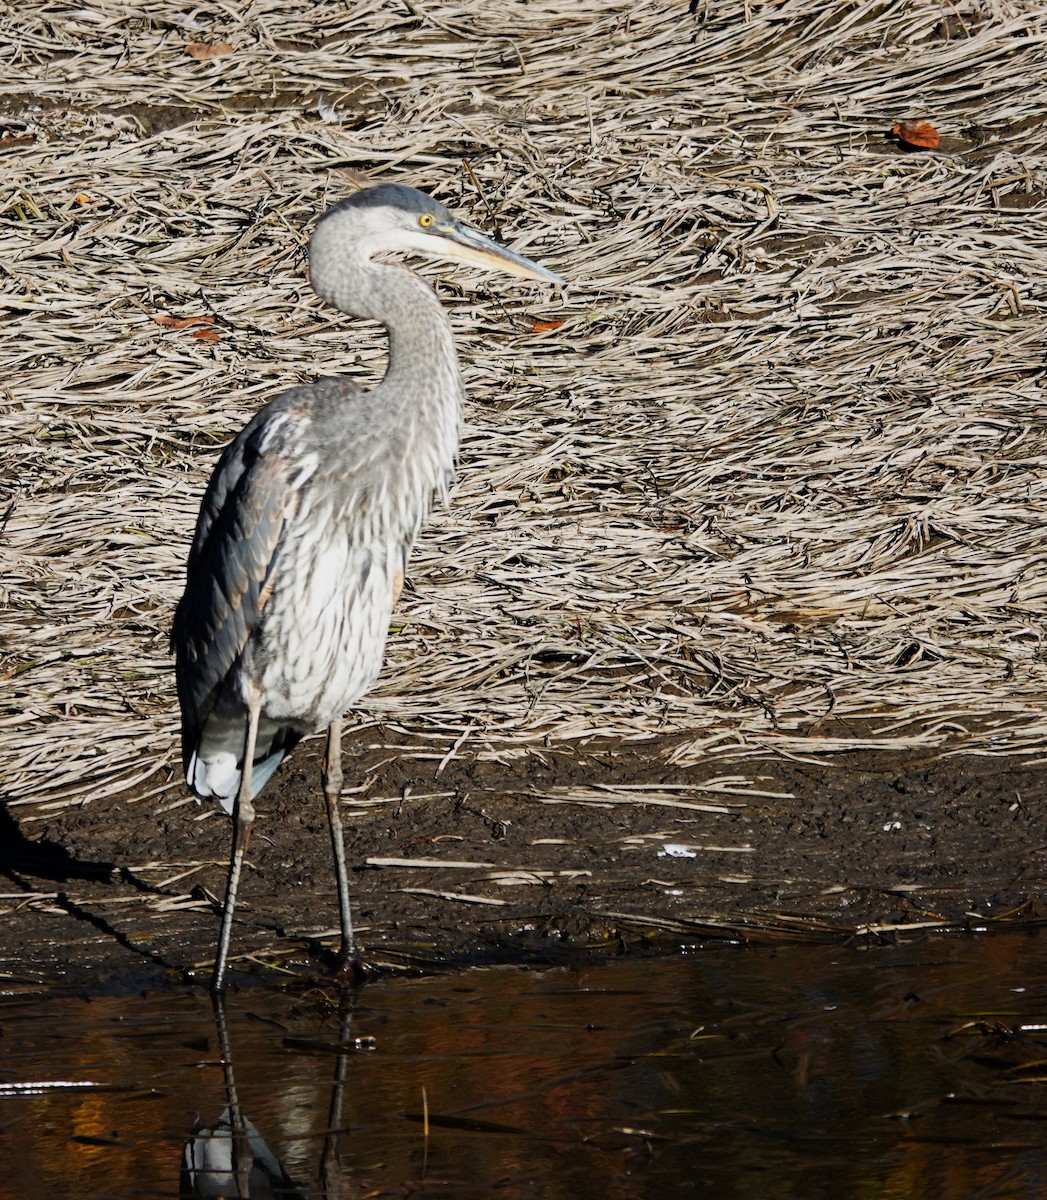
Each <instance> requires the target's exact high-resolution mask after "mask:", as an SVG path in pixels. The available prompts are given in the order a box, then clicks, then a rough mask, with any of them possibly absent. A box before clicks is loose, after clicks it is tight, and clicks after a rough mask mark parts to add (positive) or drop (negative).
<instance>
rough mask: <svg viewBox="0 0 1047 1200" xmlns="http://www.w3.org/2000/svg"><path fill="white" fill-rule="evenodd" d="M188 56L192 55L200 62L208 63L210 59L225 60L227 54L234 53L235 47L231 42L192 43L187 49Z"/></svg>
mask: <svg viewBox="0 0 1047 1200" xmlns="http://www.w3.org/2000/svg"><path fill="white" fill-rule="evenodd" d="M185 52H186V54H189V55H191V56H192V57H193V58H195V59H196V60H197V61H198V62H206V61H207V60H208V59H209V58H224V57H225V56H226V55H227V54H232V53H233V47H232V45H231V44H230V43H229V42H214V43H212V44H208V43H207V42H190V43H189V45H188V46H186V48H185Z"/></svg>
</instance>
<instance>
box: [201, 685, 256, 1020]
mask: <svg viewBox="0 0 1047 1200" xmlns="http://www.w3.org/2000/svg"><path fill="white" fill-rule="evenodd" d="M261 708H262V702H261V699H260V698H259V699H255V700H252V702H251V706H250V708H249V709H248V711H247V733H246V734H245V736H244V765H243V768H242V770H241V772H240V790H239V792H238V793H237V796H236V808H235V809H234V811H233V824H234V830H233V849H232V853H231V854H230V856H229V879H228V881H227V883H226V885H225V908H224V909H223V910H222V932H221V933H220V934H219V935H218V953H217V954H216V955H215V960H214V974H213V975H212V976H211V994H212V995H214V996H217V995H218V994H219V993H220V992H224V991H225V963H226V959H227V958H228V956H229V938H230V935H231V934H232V931H233V910H234V909H235V908H236V892H237V889H238V888H239V886H240V871H241V869H242V867H243V865H244V855H245V854H246V853H247V843H248V842H249V841H250V840H251V827H252V826H253V825H254V804H253V802H252V800H251V776H252V774H253V772H254V748H255V742H256V741H257V740H258V717H259V713H260V712H261Z"/></svg>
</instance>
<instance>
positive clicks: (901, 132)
mask: <svg viewBox="0 0 1047 1200" xmlns="http://www.w3.org/2000/svg"><path fill="white" fill-rule="evenodd" d="M891 133H893V134H894V136H895V137H896V138H897V139H898V140H899V141H900V142H902V143H904V144H905V145H906V146H916V147H918V148H919V149H921V150H937V149H938V143H939V142H940V141H941V137H940V136H939V134H938V130H937V129H935V127H934V126H933V125H932V124H931V123H930V122H929V121H900V122H899V123H898V124H897V125H895V126H893V128H892V129H891Z"/></svg>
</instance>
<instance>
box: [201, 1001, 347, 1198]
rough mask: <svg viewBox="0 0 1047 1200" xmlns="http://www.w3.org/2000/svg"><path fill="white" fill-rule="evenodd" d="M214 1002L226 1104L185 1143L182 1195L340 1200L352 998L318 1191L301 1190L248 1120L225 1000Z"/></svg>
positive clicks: (340, 1037)
mask: <svg viewBox="0 0 1047 1200" xmlns="http://www.w3.org/2000/svg"><path fill="white" fill-rule="evenodd" d="M213 1004H214V1016H215V1026H216V1028H217V1031H218V1045H219V1049H220V1051H221V1055H222V1074H223V1077H224V1080H225V1096H226V1106H225V1110H224V1111H223V1112H222V1115H221V1116H220V1117H219V1118H218V1120H217V1121H216V1122H215V1123H214V1124H213V1125H209V1124H207V1123H205V1122H203V1121H198V1122H197V1124H196V1126H195V1127H194V1129H193V1136H192V1137H191V1138H189V1140H188V1141H187V1142H186V1144H185V1149H184V1151H183V1154H182V1173H181V1186H180V1188H179V1195H180V1196H182V1197H192V1196H196V1197H205V1198H210V1200H218V1198H220V1197H229V1198H231V1200H248V1198H250V1200H269V1198H270V1197H272V1198H273V1200H277V1198H279V1200H306V1198H307V1197H315V1196H321V1197H324V1198H325V1200H338V1197H339V1196H340V1194H341V1184H342V1163H341V1149H340V1139H341V1135H342V1133H343V1129H342V1103H343V1100H344V1097H345V1083H346V1071H347V1069H348V1063H349V1054H350V1051H351V1050H352V1045H351V1044H350V1035H351V1032H352V998H351V996H350V995H349V994H348V993H346V994H344V995H343V998H342V1010H341V1019H340V1022H339V1033H338V1047H337V1055H336V1058H335V1071H334V1080H333V1083H332V1085H331V1103H330V1105H329V1107H328V1112H327V1129H326V1131H325V1133H324V1139H323V1149H322V1151H321V1154H320V1162H319V1167H318V1171H317V1179H318V1182H319V1191H317V1190H314V1189H311V1188H309V1187H301V1186H299V1184H297V1183H296V1182H295V1181H294V1180H293V1179H292V1178H291V1176H290V1175H289V1174H288V1173H287V1171H286V1170H285V1169H284V1166H283V1164H282V1163H281V1162H280V1160H279V1159H278V1158H277V1157H276V1155H275V1154H273V1152H272V1151H271V1150H270V1149H269V1147H268V1146H267V1145H266V1143H265V1139H264V1138H263V1137H262V1135H261V1134H260V1133H259V1132H258V1130H257V1129H256V1128H255V1127H254V1125H253V1124H252V1123H251V1122H250V1121H249V1120H248V1119H247V1118H246V1117H245V1116H244V1114H243V1110H242V1109H241V1107H240V1098H239V1095H238V1093H237V1089H236V1076H235V1073H234V1070H233V1056H232V1049H231V1046H230V1040H229V1027H228V1024H227V1022H226V1018H225V1006H224V1001H223V999H222V997H221V996H214V997H213Z"/></svg>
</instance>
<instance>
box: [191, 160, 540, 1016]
mask: <svg viewBox="0 0 1047 1200" xmlns="http://www.w3.org/2000/svg"><path fill="white" fill-rule="evenodd" d="M389 251H392V252H396V251H402V252H414V253H418V254H422V255H426V256H431V257H435V258H441V259H452V260H454V261H456V262H463V263H469V264H471V265H476V266H482V267H488V268H490V269H492V270H498V271H504V272H507V273H508V274H510V275H517V276H519V277H521V278H523V279H535V280H540V281H543V282H549V283H561V282H562V280H561V279H560V278H559V277H558V276H556V275H554V274H553V273H552V272H551V271H547V270H546V269H545V268H544V267H540V266H538V265H537V264H536V263H533V262H531V261H530V260H529V259H526V258H524V257H522V256H521V255H519V254H514V253H513V252H512V251H511V250H507V249H506V248H505V247H504V246H499V245H498V244H497V243H495V242H493V241H490V240H489V239H488V238H485V237H483V236H482V235H480V234H479V233H477V232H476V231H475V230H473V229H470V228H469V227H468V226H466V225H462V224H461V223H459V222H458V221H456V220H455V219H454V218H453V217H452V216H451V214H450V213H449V212H448V211H447V210H446V209H445V208H444V207H443V205H442V204H439V203H438V202H437V201H435V200H433V199H431V198H430V197H429V196H426V195H424V194H423V193H422V192H418V191H415V189H414V188H410V187H405V186H402V185H400V184H381V185H379V186H376V187H371V188H367V189H364V190H362V191H359V192H357V193H355V194H354V195H352V196H350V197H349V198H348V199H347V200H343V201H342V202H341V203H340V204H337V205H335V207H334V208H331V209H330V210H328V212H326V213H325V214H324V215H323V216H322V217H321V218H320V221H319V222H318V224H317V226H316V229H315V230H314V232H313V236H312V239H311V240H310V243H309V271H310V278H311V282H312V286H313V288H314V289H315V291H316V292H317V293H318V294H319V295H320V297H321V298H322V299H324V300H326V301H327V302H328V303H330V304H333V305H334V306H335V307H336V308H340V309H342V310H343V311H344V312H347V313H352V314H353V315H354V316H358V317H370V318H372V319H374V320H377V321H380V322H381V323H382V324H383V325H384V326H385V327H386V330H387V331H388V334H389V365H388V369H387V370H386V373H385V377H384V378H383V379H382V381H381V383H379V384H378V386H377V387H376V388H374V389H373V390H371V391H365V390H362V389H361V388H359V387H357V385H356V384H354V383H351V382H350V381H348V380H346V379H321V380H319V381H318V382H316V383H314V384H312V385H310V386H308V387H300V388H295V389H294V390H293V391H290V392H285V393H284V394H283V395H282V396H278V397H277V398H276V399H275V400H272V401H270V403H268V404H267V405H266V406H265V407H264V408H263V409H262V410H261V412H259V413H258V415H257V416H256V417H255V418H254V419H253V420H252V421H250V422H249V423H248V424H247V425H246V426H245V427H244V429H243V430H241V432H240V433H239V434H238V435H237V437H236V438H235V439H234V440H233V441H232V442H231V443H230V445H229V446H228V447H226V450H225V452H224V453H223V454H222V457H221V459H220V460H219V463H218V466H217V467H216V468H215V472H214V474H213V475H212V477H211V482H210V483H209V484H208V487H207V491H206V492H205V494H204V498H203V502H202V503H201V505H200V516H199V518H198V520H197V526H196V534H195V536H194V538H193V545H192V549H191V550H190V552H189V564H188V572H187V579H186V585H185V594H184V595H183V596H182V599H181V601H180V602H179V605H178V610H177V612H176V614H175V620H174V629H173V632H172V637H171V640H172V645H173V648H174V652H175V656H176V672H177V678H178V699H179V701H180V703H181V707H182V757H183V762H184V765H185V774H186V780H187V782H188V784H189V787H190V789H191V790H192V792H193V793H194V795H196V796H197V797H198V798H212V797H213V798H215V799H217V800H218V801H219V802H220V803H221V804H222V806H223V807H224V808H225V810H226V811H227V812H229V813H230V814H231V815H232V817H233V820H234V825H235V829H234V834H233V847H232V853H231V856H230V862H229V880H228V884H227V887H226V895H225V907H224V910H223V914H222V930H221V934H220V936H219V939H218V952H217V955H216V958H215V966H214V975H213V977H212V983H211V990H212V991H213V992H216V993H217V992H221V991H222V990H223V989H224V987H225V974H226V959H227V956H228V953H229V937H230V932H231V929H232V923H233V910H234V907H235V905H236V892H237V886H238V883H239V880H240V871H241V868H242V865H243V860H244V854H245V852H246V850H247V844H248V840H249V838H250V834H251V826H252V824H253V822H254V816H255V813H254V803H253V802H254V799H255V797H256V796H257V795H258V793H259V792H260V791H261V789H262V788H263V787H264V786H265V784H266V783H267V782H268V780H269V779H270V778H271V776H272V774H273V772H274V771H275V770H276V768H277V766H278V765H279V764H280V762H281V760H282V759H283V757H284V755H286V754H287V753H288V751H289V750H291V748H292V747H293V746H294V745H295V744H296V743H297V742H298V741H299V740H300V739H301V738H303V737H305V736H306V735H308V734H311V733H317V732H319V731H320V730H322V729H326V730H327V748H326V752H325V755H324V760H323V789H324V796H325V798H326V802H327V816H328V821H329V823H330V827H331V843H332V846H333V849H334V860H335V871H336V874H337V879H338V905H339V911H340V915H341V926H342V947H341V964H342V965H346V964H349V963H355V962H356V943H355V940H354V937H353V924H352V915H351V911H350V906H349V882H348V878H347V875H346V868H345V849H344V846H343V839H342V824H341V817H340V815H339V797H340V795H341V790H342V766H341V728H342V716H343V714H344V713H345V712H346V710H347V709H348V708H350V707H351V706H352V705H353V704H354V703H355V702H356V701H357V700H359V698H360V697H361V696H362V695H363V694H364V692H366V691H367V689H368V688H369V687H370V686H371V684H372V683H374V680H375V677H376V676H377V675H378V672H379V669H380V668H381V665H382V655H383V652H384V649H385V638H386V632H387V630H388V627H389V619H390V615H391V613H392V608H393V605H394V604H395V603H396V600H397V598H398V596H399V594H400V588H401V586H402V584H403V577H404V570H405V568H406V564H407V556H408V554H409V553H410V550H411V546H412V545H413V543H414V540H415V538H416V536H417V534H418V530H419V528H420V527H421V525H422V522H423V521H424V520H425V517H426V515H427V513H428V511H429V506H430V503H431V501H432V498H433V495H434V493H446V489H447V487H448V485H449V482H450V479H451V477H452V473H453V470H454V463H455V456H456V454H457V450H458V438H459V425H460V419H461V406H462V383H461V377H460V373H459V368H458V359H457V356H456V355H455V351H454V343H453V340H452V337H451V327H450V323H449V322H448V320H447V317H446V316H445V314H444V311H443V309H442V308H441V307H440V304H439V301H438V300H437V298H436V296H435V295H434V293H433V291H432V289H431V288H430V287H429V286H428V285H427V284H426V283H424V282H423V281H422V280H421V279H419V278H418V277H417V276H416V275H413V274H411V273H410V272H409V271H407V270H404V269H403V268H402V267H397V266H393V265H390V264H389V263H384V262H375V261H374V257H373V256H374V255H376V254H381V253H385V252H389Z"/></svg>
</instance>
